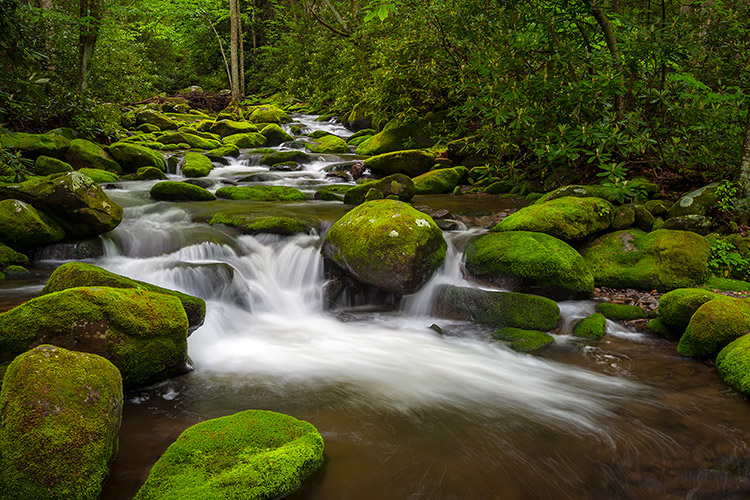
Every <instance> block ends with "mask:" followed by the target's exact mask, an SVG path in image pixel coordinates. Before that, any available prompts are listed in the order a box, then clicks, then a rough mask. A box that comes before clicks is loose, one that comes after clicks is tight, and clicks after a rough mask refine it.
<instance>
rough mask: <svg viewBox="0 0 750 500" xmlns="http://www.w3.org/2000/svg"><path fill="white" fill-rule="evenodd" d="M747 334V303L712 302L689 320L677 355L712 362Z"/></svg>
mask: <svg viewBox="0 0 750 500" xmlns="http://www.w3.org/2000/svg"><path fill="white" fill-rule="evenodd" d="M747 333H750V302H747V301H745V300H741V299H728V300H711V301H708V302H706V303H705V304H703V305H702V306H700V307H699V308H698V310H697V311H695V314H693V317H692V318H690V323H688V326H687V328H685V333H684V334H683V335H682V338H680V343H679V344H677V353H678V354H679V355H681V356H687V357H690V358H712V357H713V356H715V355H716V354H718V352H719V351H720V350H721V349H722V348H723V347H724V346H725V345H727V344H729V343H730V342H731V341H733V340H734V339H737V338H739V337H742V336H743V335H746V334H747Z"/></svg>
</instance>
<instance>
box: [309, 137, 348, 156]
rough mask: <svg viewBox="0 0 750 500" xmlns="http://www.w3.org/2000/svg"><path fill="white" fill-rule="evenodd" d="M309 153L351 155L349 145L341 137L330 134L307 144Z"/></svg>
mask: <svg viewBox="0 0 750 500" xmlns="http://www.w3.org/2000/svg"><path fill="white" fill-rule="evenodd" d="M305 147H306V148H307V150H308V151H311V152H313V153H319V154H338V153H349V152H350V150H349V145H348V144H347V143H346V141H345V140H344V139H342V138H341V137H338V136H335V135H332V134H329V135H325V136H323V137H318V138H317V139H312V140H311V141H309V142H307V143H306V144H305Z"/></svg>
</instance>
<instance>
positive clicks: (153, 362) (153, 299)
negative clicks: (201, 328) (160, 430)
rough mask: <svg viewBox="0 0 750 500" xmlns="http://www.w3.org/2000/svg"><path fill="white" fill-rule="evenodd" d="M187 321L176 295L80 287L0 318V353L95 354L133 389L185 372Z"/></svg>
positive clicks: (46, 297)
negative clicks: (49, 347)
mask: <svg viewBox="0 0 750 500" xmlns="http://www.w3.org/2000/svg"><path fill="white" fill-rule="evenodd" d="M187 332H188V320H187V316H186V315H185V310H184V309H183V307H182V303H181V302H180V300H179V299H178V298H177V297H174V296H171V295H166V294H162V293H156V292H150V291H146V290H138V289H132V288H131V289H124V288H108V287H101V286H100V287H79V288H70V289H66V290H62V291H60V292H53V293H49V294H46V295H42V296H41V297H37V298H35V299H31V300H29V301H28V302H24V303H23V304H21V305H20V306H18V307H15V308H14V309H11V310H10V311H7V312H5V313H3V314H0V352H6V353H15V354H20V353H22V352H24V351H26V350H27V349H29V348H30V347H34V346H35V345H39V344H54V345H57V346H59V347H64V348H68V349H70V348H75V349H77V350H80V351H83V352H90V353H94V354H98V355H100V356H103V357H105V358H107V359H108V360H110V361H111V362H112V363H113V364H114V365H115V366H117V368H119V369H120V372H121V373H122V378H123V381H124V383H125V385H126V386H128V387H135V386H141V385H147V384H149V383H153V382H157V381H160V380H164V379H165V378H168V377H171V376H174V375H178V374H181V373H184V368H185V361H186V359H187Z"/></svg>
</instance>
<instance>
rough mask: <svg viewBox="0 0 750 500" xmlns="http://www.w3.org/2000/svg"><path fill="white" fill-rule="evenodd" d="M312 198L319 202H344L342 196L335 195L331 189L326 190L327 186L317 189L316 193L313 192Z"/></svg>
mask: <svg viewBox="0 0 750 500" xmlns="http://www.w3.org/2000/svg"><path fill="white" fill-rule="evenodd" d="M314 198H315V199H316V200H321V201H339V202H342V201H344V197H343V196H342V195H340V194H337V193H336V192H334V191H333V190H331V189H328V187H327V186H326V187H322V188H320V189H318V190H317V191H315V196H314Z"/></svg>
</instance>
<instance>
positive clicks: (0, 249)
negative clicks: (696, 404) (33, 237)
mask: <svg viewBox="0 0 750 500" xmlns="http://www.w3.org/2000/svg"><path fill="white" fill-rule="evenodd" d="M28 263H29V258H28V257H26V256H25V255H24V254H22V253H20V252H16V251H15V250H13V249H12V248H10V247H9V246H7V245H3V244H2V243H0V268H2V269H4V268H6V267H8V266H10V265H21V266H25V265H26V264H28Z"/></svg>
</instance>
